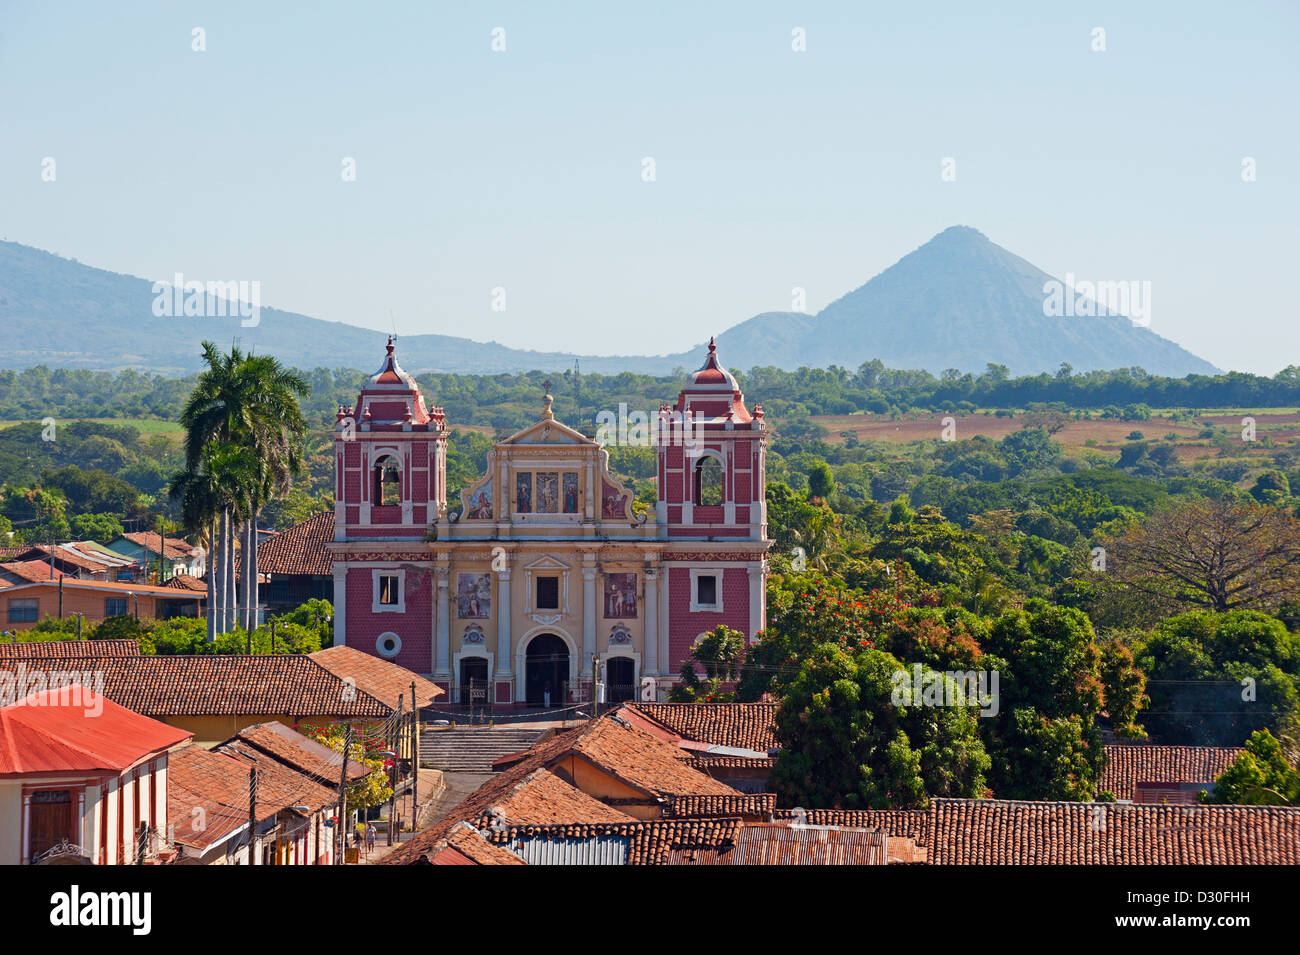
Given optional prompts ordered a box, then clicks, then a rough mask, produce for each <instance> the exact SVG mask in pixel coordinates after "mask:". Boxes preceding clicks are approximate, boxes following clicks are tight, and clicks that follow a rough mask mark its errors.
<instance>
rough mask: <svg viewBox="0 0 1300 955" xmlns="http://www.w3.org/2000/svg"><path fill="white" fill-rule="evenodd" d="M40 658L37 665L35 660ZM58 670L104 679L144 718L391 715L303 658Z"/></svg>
mask: <svg viewBox="0 0 1300 955" xmlns="http://www.w3.org/2000/svg"><path fill="white" fill-rule="evenodd" d="M34 659H40V658H34ZM58 660H59V663H60V668H61V669H73V670H93V671H95V672H97V673H102V674H103V676H104V695H105V696H107V697H108V698H109V699H111V700H113V701H115V702H116V703H118V704H120V705H122V706H125V707H127V708H129V709H132V710H135V711H136V712H137V713H143V714H145V715H147V716H159V717H162V716H285V717H289V718H291V719H292V718H300V717H304V716H330V717H334V718H337V719H354V718H367V717H369V718H379V719H382V718H384V717H386V716H388V714H389V713H390V712H391V711H390V708H389V707H388V706H385V705H384V704H383V703H381V702H380V701H379V700H376V699H375V698H374V697H372V696H370V695H369V694H368V693H366V692H365V691H364V690H360V689H358V688H356V687H353V686H349V685H348V684H346V683H344V682H343V681H342V680H340V679H339V678H338V677H336V676H335V675H334V674H333V673H330V672H329V671H328V670H326V669H325V668H324V667H322V666H321V665H320V664H318V663H317V662H316V661H315V660H312V659H311V658H310V657H308V656H306V655H300V654H276V655H253V656H248V655H246V654H211V655H207V654H205V655H199V656H135V657H80V658H76V657H58Z"/></svg>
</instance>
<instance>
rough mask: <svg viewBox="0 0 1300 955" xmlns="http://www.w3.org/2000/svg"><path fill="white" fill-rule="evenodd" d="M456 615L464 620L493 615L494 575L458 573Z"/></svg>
mask: <svg viewBox="0 0 1300 955" xmlns="http://www.w3.org/2000/svg"><path fill="white" fill-rule="evenodd" d="M456 616H457V617H459V618H460V619H462V620H474V619H483V618H486V617H490V616H492V575H491V574H457V575H456Z"/></svg>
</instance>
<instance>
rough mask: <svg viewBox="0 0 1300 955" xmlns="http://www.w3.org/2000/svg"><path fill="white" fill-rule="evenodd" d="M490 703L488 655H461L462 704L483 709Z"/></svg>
mask: <svg viewBox="0 0 1300 955" xmlns="http://www.w3.org/2000/svg"><path fill="white" fill-rule="evenodd" d="M487 703H488V662H487V658H486V657H461V660H460V705H461V706H465V707H471V708H473V709H481V708H483V707H485V706H487Z"/></svg>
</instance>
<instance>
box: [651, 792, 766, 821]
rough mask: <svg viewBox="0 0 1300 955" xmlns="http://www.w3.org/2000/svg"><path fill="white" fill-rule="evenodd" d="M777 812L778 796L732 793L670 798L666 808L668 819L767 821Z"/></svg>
mask: <svg viewBox="0 0 1300 955" xmlns="http://www.w3.org/2000/svg"><path fill="white" fill-rule="evenodd" d="M775 812H776V796H775V795H773V794H772V793H758V794H755V795H750V794H748V793H732V794H729V795H723V796H698V795H688V796H669V797H668V802H667V805H665V806H664V815H665V816H668V817H678V818H683V817H685V818H691V819H701V818H706V817H710V816H713V817H720V818H734V817H736V816H740V817H743V818H752V817H761V818H762V819H767V818H768V817H769V816H771V815H772V814H773V813H775Z"/></svg>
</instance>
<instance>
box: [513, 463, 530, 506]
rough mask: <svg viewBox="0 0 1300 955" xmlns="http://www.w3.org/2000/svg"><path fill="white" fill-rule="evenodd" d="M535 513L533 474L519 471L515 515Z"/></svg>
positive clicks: (516, 481)
mask: <svg viewBox="0 0 1300 955" xmlns="http://www.w3.org/2000/svg"><path fill="white" fill-rule="evenodd" d="M532 512H533V474H532V472H531V471H519V472H517V473H516V474H515V513H516V514H531V513H532Z"/></svg>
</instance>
